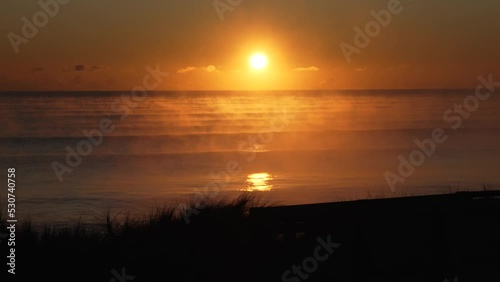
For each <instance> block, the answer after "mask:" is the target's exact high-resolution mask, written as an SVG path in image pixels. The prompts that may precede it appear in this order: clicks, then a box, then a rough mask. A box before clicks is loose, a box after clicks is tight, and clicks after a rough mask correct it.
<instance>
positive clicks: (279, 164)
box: [0, 90, 500, 221]
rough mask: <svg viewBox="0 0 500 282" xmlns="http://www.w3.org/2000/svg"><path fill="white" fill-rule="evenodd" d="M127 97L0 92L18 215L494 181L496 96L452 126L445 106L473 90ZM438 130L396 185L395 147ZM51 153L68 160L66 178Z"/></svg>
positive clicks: (328, 196) (435, 188)
mask: <svg viewBox="0 0 500 282" xmlns="http://www.w3.org/2000/svg"><path fill="white" fill-rule="evenodd" d="M121 94H122V92H92V93H86V92H64V93H63V92H59V93H45V92H44V93H26V92H23V93H0V95H1V100H0V110H1V120H2V123H1V131H0V152H1V154H0V155H1V159H0V167H1V168H2V170H4V172H3V173H2V174H1V175H2V176H1V177H2V179H4V181H6V180H5V178H6V169H7V167H15V168H16V170H17V177H16V180H17V187H18V188H17V190H16V197H17V205H18V207H17V212H18V216H28V215H29V216H31V218H32V219H34V220H37V221H64V220H68V219H74V218H77V217H79V216H80V215H82V214H83V215H88V214H93V213H99V212H102V210H103V208H104V207H105V206H112V207H114V208H116V209H117V210H120V209H123V208H127V209H131V210H135V211H143V209H144V208H146V209H148V208H150V207H151V205H152V204H154V203H163V202H171V201H183V200H185V199H187V198H188V197H189V195H190V194H193V193H195V191H196V189H199V190H203V187H205V186H206V185H207V184H208V185H211V187H215V186H214V184H215V183H218V184H219V187H221V188H220V191H219V196H228V197H234V196H236V195H239V194H241V193H244V191H251V192H256V193H260V194H261V195H262V196H263V197H264V199H266V200H270V201H274V202H278V203H281V204H299V203H317V202H328V201H339V200H349V199H359V198H367V197H373V196H378V195H384V196H391V195H398V193H399V195H400V194H412V195H413V194H430V193H442V192H447V191H448V189H447V188H446V187H447V186H449V185H454V186H460V187H462V188H464V189H466V188H469V189H477V188H478V187H480V186H481V185H483V184H487V183H491V184H498V183H500V174H499V173H498V168H499V167H500V113H499V112H498V110H499V109H500V98H499V97H498V95H496V96H495V94H493V95H492V96H491V98H489V99H488V100H486V101H481V103H480V105H479V108H478V109H477V110H476V111H474V112H471V113H470V114H471V115H470V117H469V118H467V119H463V124H462V125H461V126H460V127H459V128H458V129H457V130H453V129H451V126H452V125H454V124H455V122H446V121H445V120H443V113H444V112H445V111H446V110H447V109H452V108H453V105H454V104H456V103H463V100H464V99H465V98H466V97H467V96H468V95H470V94H473V91H471V90H446V91H445V90H432V91H381V90H377V91H277V92H155V93H149V94H148V96H147V97H146V98H145V99H144V101H140V102H137V103H135V102H133V101H132V102H127V101H124V100H120V99H121V98H120V97H121ZM452 116H456V115H452ZM103 120H104V121H108V122H110V123H111V126H113V127H114V130H113V131H112V132H111V133H109V134H103V139H102V141H101V142H100V143H99V142H98V141H100V140H94V141H95V142H96V143H99V144H98V145H97V146H95V145H92V147H91V149H92V152H91V153H90V154H89V155H87V156H82V161H81V164H79V165H77V166H76V167H71V166H69V165H68V163H67V162H66V157H67V154H68V148H70V150H71V149H75V150H76V149H78V144H79V142H81V141H82V140H88V138H87V137H85V135H84V131H86V132H93V133H90V135H92V134H94V135H93V136H94V137H95V136H96V135H95V134H96V133H95V132H96V130H97V129H98V128H99V123H100V122H101V121H103ZM436 127H440V128H443V129H444V130H445V133H446V135H447V136H448V139H447V140H446V142H444V143H443V144H439V145H438V146H437V148H436V150H435V152H434V153H433V154H432V155H431V156H430V157H428V158H426V159H425V162H424V164H422V165H421V166H419V167H417V168H416V170H415V173H413V174H412V175H411V176H410V177H408V178H407V179H406V181H405V182H404V183H399V184H398V185H397V186H396V192H395V193H392V192H391V190H390V188H389V186H388V185H387V182H386V179H385V177H384V172H386V171H392V172H395V173H396V172H397V169H398V165H399V160H398V156H399V155H403V156H404V157H406V158H408V155H409V154H410V153H411V152H412V151H413V150H415V149H416V148H417V147H416V145H415V143H414V141H415V139H419V140H423V139H426V138H429V137H430V136H431V132H432V130H433V129H434V128H436ZM92 130H94V131H92ZM88 144H90V143H88ZM80 150H83V151H82V152H87V151H85V150H88V147H81V148H80ZM54 162H58V163H60V164H62V165H68V167H69V168H71V169H72V171H71V172H66V173H64V174H62V180H63V181H59V179H58V177H57V175H56V173H55V171H54V168H53V164H54ZM4 183H5V182H4ZM210 183H211V184H210ZM6 193H7V192H6V187H5V189H4V192H2V193H1V195H0V197H1V199H2V202H4V203H5V198H6Z"/></svg>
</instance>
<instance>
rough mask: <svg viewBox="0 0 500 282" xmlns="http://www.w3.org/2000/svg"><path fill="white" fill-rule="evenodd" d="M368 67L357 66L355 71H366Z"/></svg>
mask: <svg viewBox="0 0 500 282" xmlns="http://www.w3.org/2000/svg"><path fill="white" fill-rule="evenodd" d="M367 69H368V67H362V68H357V69H356V71H366V70H367Z"/></svg>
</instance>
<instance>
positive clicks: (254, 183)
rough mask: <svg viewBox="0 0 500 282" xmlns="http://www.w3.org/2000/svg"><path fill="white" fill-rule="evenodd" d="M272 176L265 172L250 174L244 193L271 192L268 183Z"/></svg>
mask: <svg viewBox="0 0 500 282" xmlns="http://www.w3.org/2000/svg"><path fill="white" fill-rule="evenodd" d="M272 180H273V176H272V175H270V174H269V173H267V172H260V173H252V174H249V175H248V177H247V187H246V189H244V190H245V191H271V189H272V188H273V185H272V184H270V183H269V181H272Z"/></svg>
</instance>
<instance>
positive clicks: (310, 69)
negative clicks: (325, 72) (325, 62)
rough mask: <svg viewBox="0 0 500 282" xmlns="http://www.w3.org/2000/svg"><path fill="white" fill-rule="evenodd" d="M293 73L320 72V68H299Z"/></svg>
mask: <svg viewBox="0 0 500 282" xmlns="http://www.w3.org/2000/svg"><path fill="white" fill-rule="evenodd" d="M293 71H298V72H310V71H319V68H317V67H314V66H310V67H298V68H294V69H293Z"/></svg>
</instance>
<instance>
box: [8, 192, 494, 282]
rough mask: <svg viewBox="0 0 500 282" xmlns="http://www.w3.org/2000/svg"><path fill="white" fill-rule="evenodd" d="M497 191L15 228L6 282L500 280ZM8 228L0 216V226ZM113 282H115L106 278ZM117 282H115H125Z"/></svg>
mask: <svg viewBox="0 0 500 282" xmlns="http://www.w3.org/2000/svg"><path fill="white" fill-rule="evenodd" d="M499 196H500V191H482V192H458V193H454V194H447V195H433V196H416V197H404V198H390V199H373V200H358V201H348V202H338V203H326V204H311V205H300V206H273V205H269V204H266V203H263V202H262V201H260V199H259V198H258V197H256V196H255V195H253V194H251V193H250V194H244V195H242V196H241V197H239V198H237V199H235V200H231V201H230V200H224V199H215V200H211V201H208V202H204V203H201V202H194V201H191V202H190V203H189V204H188V206H190V207H200V205H203V206H205V207H204V208H203V209H200V210H199V211H200V212H199V214H197V215H193V216H191V217H190V222H189V224H187V223H186V222H185V220H184V219H183V217H182V214H181V213H179V211H178V210H177V209H176V208H175V207H173V206H172V207H168V206H164V207H158V208H156V209H154V210H152V212H151V213H150V214H149V215H148V216H147V217H146V218H137V217H133V216H132V215H129V214H128V215H127V214H125V215H124V216H123V217H121V218H120V219H119V220H118V219H117V218H118V217H116V214H113V213H112V212H111V211H110V210H107V211H106V212H105V214H104V215H103V217H102V218H101V219H102V222H101V224H99V225H87V224H85V223H84V222H82V221H80V222H77V223H75V224H74V225H73V226H68V227H54V226H46V227H45V228H43V230H35V228H34V227H33V224H32V223H30V222H24V223H21V224H19V225H18V229H17V233H16V236H17V237H16V238H17V239H16V275H15V276H13V275H11V274H8V273H7V271H6V264H7V258H6V257H7V255H8V252H9V247H8V246H7V244H6V241H4V240H2V241H3V242H2V243H0V250H1V252H0V253H1V259H0V262H1V264H2V274H1V276H6V278H7V279H8V280H4V279H2V281H37V280H42V281H44V280H47V279H48V280H49V281H134V282H135V281H295V282H297V281H440V282H441V281H445V279H448V281H453V279H455V277H458V278H457V279H458V281H499V280H498V278H500V270H499V267H500V200H499ZM0 225H1V226H0V227H1V230H2V231H4V230H6V229H5V228H6V225H8V224H7V222H6V221H5V215H3V217H2V220H1V221H0ZM113 279H114V280H113ZM120 279H121V280H120Z"/></svg>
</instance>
